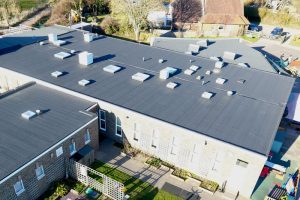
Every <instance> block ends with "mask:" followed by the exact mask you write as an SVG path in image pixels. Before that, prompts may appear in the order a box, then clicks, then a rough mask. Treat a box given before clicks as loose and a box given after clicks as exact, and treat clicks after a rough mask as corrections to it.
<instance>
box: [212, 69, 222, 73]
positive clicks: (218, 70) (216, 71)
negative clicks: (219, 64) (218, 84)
mask: <svg viewBox="0 0 300 200" xmlns="http://www.w3.org/2000/svg"><path fill="white" fill-rule="evenodd" d="M220 72H221V70H220V69H218V68H214V69H213V73H215V74H219V73H220Z"/></svg>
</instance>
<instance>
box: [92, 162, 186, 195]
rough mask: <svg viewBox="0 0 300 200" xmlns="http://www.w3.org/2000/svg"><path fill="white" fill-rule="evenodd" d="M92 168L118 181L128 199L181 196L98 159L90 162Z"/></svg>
mask: <svg viewBox="0 0 300 200" xmlns="http://www.w3.org/2000/svg"><path fill="white" fill-rule="evenodd" d="M92 168H93V169H95V170H97V171H98V172H100V173H103V174H105V175H106V176H108V177H110V178H112V179H114V180H116V181H119V182H121V183H123V184H124V186H125V193H126V194H128V195H130V199H143V200H150V199H155V200H179V199H181V198H179V197H177V196H175V195H172V194H170V193H169V192H166V191H164V190H159V189H158V188H155V187H154V186H152V185H151V184H150V183H147V182H143V181H141V180H140V179H137V178H135V177H132V176H130V175H128V174H126V173H124V172H122V171H120V170H118V169H116V168H113V167H111V166H109V165H108V164H105V163H103V162H100V161H96V162H94V163H93V164H92Z"/></svg>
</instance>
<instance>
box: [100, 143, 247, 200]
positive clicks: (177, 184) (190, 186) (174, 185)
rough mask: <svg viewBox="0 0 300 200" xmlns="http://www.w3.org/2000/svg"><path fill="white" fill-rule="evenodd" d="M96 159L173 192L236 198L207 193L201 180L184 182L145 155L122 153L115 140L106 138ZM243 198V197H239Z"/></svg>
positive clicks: (214, 198)
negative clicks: (124, 154)
mask: <svg viewBox="0 0 300 200" xmlns="http://www.w3.org/2000/svg"><path fill="white" fill-rule="evenodd" d="M96 159H97V160H100V161H103V162H105V163H109V164H110V165H112V166H114V167H117V168H118V169H119V170H121V171H123V172H125V173H127V174H129V175H131V176H134V177H136V178H139V179H141V180H143V181H146V182H148V183H150V184H152V185H153V186H155V187H158V188H159V189H161V188H163V189H165V190H167V191H170V192H172V193H173V194H177V193H178V188H180V189H182V191H183V192H190V193H193V194H198V195H199V199H203V200H221V199H228V200H232V199H234V195H231V194H224V193H220V192H216V193H215V194H214V195H211V194H209V193H207V192H206V191H203V190H201V188H199V187H198V186H199V184H200V182H198V181H195V180H192V179H188V180H187V181H185V182H183V181H181V180H178V179H176V178H174V177H173V176H171V171H170V170H169V168H164V167H161V168H160V169H156V168H154V167H150V166H148V165H146V164H144V162H145V161H146V160H145V157H143V156H137V157H136V158H132V159H129V158H127V157H126V156H122V155H120V149H119V148H117V147H115V146H114V145H113V141H111V140H109V139H106V140H104V141H103V142H101V143H100V151H97V152H96ZM238 199H239V200H242V199H243V198H242V197H239V198H238Z"/></svg>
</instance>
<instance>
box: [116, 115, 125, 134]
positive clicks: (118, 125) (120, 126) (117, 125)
mask: <svg viewBox="0 0 300 200" xmlns="http://www.w3.org/2000/svg"><path fill="white" fill-rule="evenodd" d="M118 119H119V121H120V124H118ZM118 127H119V128H120V129H121V134H118ZM115 128H116V130H115V135H116V136H118V137H122V136H123V131H122V123H121V120H120V118H119V117H117V116H116V127H115Z"/></svg>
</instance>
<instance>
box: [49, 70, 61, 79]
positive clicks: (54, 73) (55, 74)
mask: <svg viewBox="0 0 300 200" xmlns="http://www.w3.org/2000/svg"><path fill="white" fill-rule="evenodd" d="M62 75H63V73H62V72H60V71H55V72H52V73H51V76H53V77H55V78H58V77H60V76H62Z"/></svg>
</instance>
